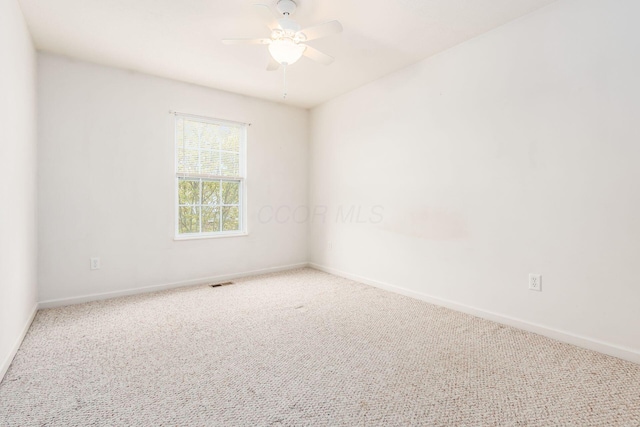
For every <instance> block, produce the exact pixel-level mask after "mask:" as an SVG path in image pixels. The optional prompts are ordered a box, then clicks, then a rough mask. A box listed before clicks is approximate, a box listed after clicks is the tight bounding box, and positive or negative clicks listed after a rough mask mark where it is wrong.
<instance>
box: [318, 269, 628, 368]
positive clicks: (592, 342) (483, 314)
mask: <svg viewBox="0 0 640 427" xmlns="http://www.w3.org/2000/svg"><path fill="white" fill-rule="evenodd" d="M309 266H310V267H312V268H315V269H317V270H320V271H324V272H325V273H329V274H333V275H335V276H340V277H344V278H346V279H350V280H354V281H356V282H360V283H364V284H366V285H370V286H374V287H376V288H380V289H384V290H386V291H391V292H395V293H398V294H401V295H405V296H408V297H411V298H415V299H419V300H422V301H426V302H428V303H431V304H434V305H439V306H442V307H447V308H450V309H452V310H456V311H461V312H463V313H467V314H471V315H472V316H476V317H480V318H483V319H487V320H491V321H493V322H496V323H501V324H504V325H508V326H513V327H514V328H518V329H523V330H525V331H529V332H534V333H536V334H539V335H543V336H545V337H548V338H552V339H555V340H557V341H561V342H564V343H567V344H572V345H575V346H577V347H582V348H586V349H589V350H593V351H597V352H599V353H604V354H608V355H609V356H614V357H618V358H620V359H624V360H628V361H630V362H634V363H640V352H638V351H635V350H632V349H629V348H625V347H620V346H617V345H614V344H610V343H606V342H603V341H600V340H596V339H592V338H588V337H585V336H581V335H577V334H573V333H571V332H567V331H562V330H559V329H554V328H550V327H548V326H543V325H539V324H536V323H531V322H527V321H525V320H521V319H516V318H514V317H510V316H505V315H502V314H499V313H494V312H491V311H487V310H483V309H480V308H476V307H471V306H468V305H465V304H460V303H457V302H454V301H449V300H445V299H442V298H437V297H433V296H430V295H426V294H423V293H420V292H415V291H412V290H409V289H406V288H402V287H400V286H395V285H391V284H388V283H383V282H379V281H377V280H373V279H369V278H366V277H362V276H358V275H356V274H351V273H346V272H344V271H340V270H337V269H335V268H331V267H325V266H323V265H319V264H315V263H309Z"/></svg>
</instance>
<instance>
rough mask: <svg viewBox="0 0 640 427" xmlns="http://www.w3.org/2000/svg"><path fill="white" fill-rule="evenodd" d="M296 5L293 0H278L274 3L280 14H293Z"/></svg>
mask: <svg viewBox="0 0 640 427" xmlns="http://www.w3.org/2000/svg"><path fill="white" fill-rule="evenodd" d="M296 7H297V5H296V4H295V2H294V1H293V0H280V1H279V2H278V3H277V4H276V9H278V12H279V13H280V14H281V15H284V16H290V15H293V12H295V11H296Z"/></svg>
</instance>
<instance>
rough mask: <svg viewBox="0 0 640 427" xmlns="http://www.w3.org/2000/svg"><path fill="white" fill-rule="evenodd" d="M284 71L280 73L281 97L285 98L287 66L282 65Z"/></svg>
mask: <svg viewBox="0 0 640 427" xmlns="http://www.w3.org/2000/svg"><path fill="white" fill-rule="evenodd" d="M282 68H283V69H284V72H283V73H282V99H287V66H286V65H284V66H283V67H282Z"/></svg>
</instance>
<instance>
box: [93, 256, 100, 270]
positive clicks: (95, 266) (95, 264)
mask: <svg viewBox="0 0 640 427" xmlns="http://www.w3.org/2000/svg"><path fill="white" fill-rule="evenodd" d="M91 269H92V270H100V258H91Z"/></svg>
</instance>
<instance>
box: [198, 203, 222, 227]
mask: <svg viewBox="0 0 640 427" xmlns="http://www.w3.org/2000/svg"><path fill="white" fill-rule="evenodd" d="M216 231H220V208H217V207H215V208H213V207H210V206H203V207H202V232H203V233H213V232H216Z"/></svg>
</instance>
